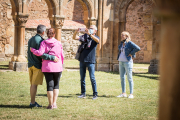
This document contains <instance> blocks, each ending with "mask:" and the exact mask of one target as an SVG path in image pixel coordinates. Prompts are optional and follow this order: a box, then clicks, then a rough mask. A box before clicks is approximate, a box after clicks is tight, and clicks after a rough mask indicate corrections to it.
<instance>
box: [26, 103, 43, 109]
mask: <svg viewBox="0 0 180 120" xmlns="http://www.w3.org/2000/svg"><path fill="white" fill-rule="evenodd" d="M29 107H31V108H32V107H42V106H41V105H39V104H38V103H37V102H35V103H34V104H32V103H30V105H29Z"/></svg>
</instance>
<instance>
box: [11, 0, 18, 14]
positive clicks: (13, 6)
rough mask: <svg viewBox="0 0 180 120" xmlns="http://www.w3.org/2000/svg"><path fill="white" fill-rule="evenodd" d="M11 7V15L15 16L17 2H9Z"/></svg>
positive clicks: (12, 0) (13, 0)
mask: <svg viewBox="0 0 180 120" xmlns="http://www.w3.org/2000/svg"><path fill="white" fill-rule="evenodd" d="M10 2H11V6H12V15H15V12H18V9H17V8H18V2H16V1H15V0H10Z"/></svg>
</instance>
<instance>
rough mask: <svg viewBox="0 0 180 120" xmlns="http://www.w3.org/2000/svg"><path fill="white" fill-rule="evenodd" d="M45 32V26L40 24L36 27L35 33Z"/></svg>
mask: <svg viewBox="0 0 180 120" xmlns="http://www.w3.org/2000/svg"><path fill="white" fill-rule="evenodd" d="M45 31H46V26H45V25H41V24H40V25H38V26H37V33H39V34H42V33H43V32H45Z"/></svg>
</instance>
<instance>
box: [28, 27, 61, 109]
mask: <svg viewBox="0 0 180 120" xmlns="http://www.w3.org/2000/svg"><path fill="white" fill-rule="evenodd" d="M45 31H46V26H44V25H38V27H37V34H36V35H35V36H33V37H32V38H31V39H30V40H29V41H28V71H29V78H30V84H31V85H30V96H31V102H30V105H29V106H30V107H31V108H32V107H42V106H41V105H39V104H38V103H37V102H36V101H35V96H36V92H37V86H38V85H42V83H43V76H45V78H46V84H47V96H48V101H49V105H48V107H47V109H53V108H57V105H56V101H57V97H58V94H59V81H60V77H61V74H62V70H63V61H64V56H63V48H62V44H61V42H60V41H58V40H56V39H55V38H54V37H55V29H54V28H50V29H48V30H47V36H48V39H47V40H44V39H43V36H44V35H45Z"/></svg>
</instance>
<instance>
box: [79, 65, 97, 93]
mask: <svg viewBox="0 0 180 120" xmlns="http://www.w3.org/2000/svg"><path fill="white" fill-rule="evenodd" d="M86 67H88V71H89V76H90V79H91V85H92V89H93V95H97V93H98V92H97V87H96V80H95V75H94V72H95V64H93V63H87V62H80V76H81V94H85V93H86V83H85V78H86Z"/></svg>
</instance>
